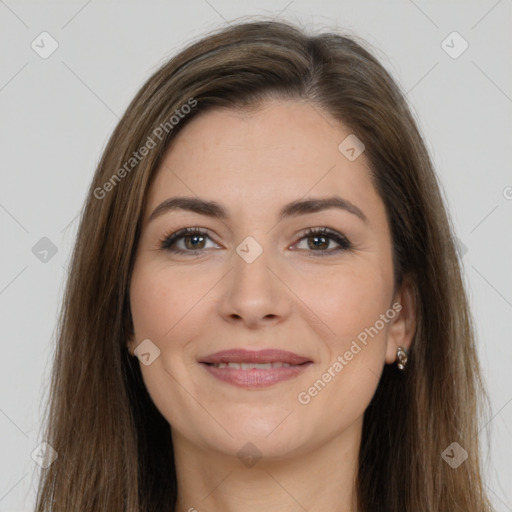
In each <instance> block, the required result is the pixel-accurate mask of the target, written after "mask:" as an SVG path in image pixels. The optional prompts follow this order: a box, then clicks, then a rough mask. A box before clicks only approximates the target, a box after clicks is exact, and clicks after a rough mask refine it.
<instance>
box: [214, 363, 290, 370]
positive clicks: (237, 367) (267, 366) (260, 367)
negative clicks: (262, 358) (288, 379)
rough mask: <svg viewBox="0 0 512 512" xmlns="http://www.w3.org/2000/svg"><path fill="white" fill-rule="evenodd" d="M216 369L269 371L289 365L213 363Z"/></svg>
mask: <svg viewBox="0 0 512 512" xmlns="http://www.w3.org/2000/svg"><path fill="white" fill-rule="evenodd" d="M212 366H215V368H226V367H227V368H234V369H235V370H252V369H257V370H269V369H270V368H281V367H284V368H288V367H289V366H291V365H290V364H289V363H212Z"/></svg>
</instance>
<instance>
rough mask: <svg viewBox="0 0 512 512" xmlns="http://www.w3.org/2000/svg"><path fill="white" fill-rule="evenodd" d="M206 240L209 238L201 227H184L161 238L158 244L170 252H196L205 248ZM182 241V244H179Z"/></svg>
mask: <svg viewBox="0 0 512 512" xmlns="http://www.w3.org/2000/svg"><path fill="white" fill-rule="evenodd" d="M206 240H211V238H210V236H209V234H208V232H207V231H204V230H202V229H201V228H195V227H194V228H185V229H181V230H179V231H176V233H172V234H171V235H167V236H165V237H164V239H163V240H161V243H160V246H161V248H162V249H165V250H167V251H170V252H175V253H185V252H188V253H192V254H196V253H197V252H200V251H201V250H202V249H205V248H207V247H205V244H206ZM181 242H183V244H181ZM180 245H181V247H180ZM217 247H218V246H217Z"/></svg>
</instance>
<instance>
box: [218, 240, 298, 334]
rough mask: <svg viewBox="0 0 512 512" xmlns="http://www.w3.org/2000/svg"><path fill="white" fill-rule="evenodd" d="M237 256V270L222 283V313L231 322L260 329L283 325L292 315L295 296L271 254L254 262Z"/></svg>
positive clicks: (264, 252)
mask: <svg viewBox="0 0 512 512" xmlns="http://www.w3.org/2000/svg"><path fill="white" fill-rule="evenodd" d="M249 261H250V259H249V260H246V259H244V258H243V257H242V256H240V255H239V254H238V253H234V254H233V267H232V269H231V271H230V272H229V273H228V275H227V276H226V277H225V279H224V280H223V283H222V287H223V288H222V298H221V300H220V301H219V313H220V314H221V316H222V317H223V318H224V319H225V320H226V321H227V322H230V323H239V324H243V325H245V326H246V327H247V328H249V329H257V328H259V327H264V326H268V325H273V324H278V323H281V322H283V321H284V320H285V319H286V318H287V317H288V316H289V314H290V309H291V302H292V301H291V293H290V291H289V289H288V288H287V286H286V284H285V283H284V282H283V279H282V277H281V276H280V274H282V273H283V272H279V268H280V267H279V265H278V263H277V260H276V259H275V258H272V257H271V255H270V251H266V250H263V252H262V253H261V254H260V255H259V256H258V257H257V258H256V259H255V260H254V261H252V262H249Z"/></svg>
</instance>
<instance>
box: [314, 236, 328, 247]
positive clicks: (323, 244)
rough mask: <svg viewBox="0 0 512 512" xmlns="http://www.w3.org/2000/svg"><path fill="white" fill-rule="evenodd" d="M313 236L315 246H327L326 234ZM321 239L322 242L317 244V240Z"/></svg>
mask: <svg viewBox="0 0 512 512" xmlns="http://www.w3.org/2000/svg"><path fill="white" fill-rule="evenodd" d="M311 238H313V240H314V242H313V244H314V247H322V246H325V240H326V238H325V237H324V236H313V237H311ZM319 240H321V242H320V244H317V241H319Z"/></svg>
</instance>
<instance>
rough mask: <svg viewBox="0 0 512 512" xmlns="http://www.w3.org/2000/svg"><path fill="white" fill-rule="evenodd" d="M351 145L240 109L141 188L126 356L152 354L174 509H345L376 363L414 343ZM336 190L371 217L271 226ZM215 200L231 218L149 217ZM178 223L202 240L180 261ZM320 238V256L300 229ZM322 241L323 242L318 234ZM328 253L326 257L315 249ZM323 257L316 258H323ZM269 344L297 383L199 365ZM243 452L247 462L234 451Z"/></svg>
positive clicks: (187, 131) (145, 371)
mask: <svg viewBox="0 0 512 512" xmlns="http://www.w3.org/2000/svg"><path fill="white" fill-rule="evenodd" d="M349 134H350V131H348V130H347V129H346V128H345V127H344V126H342V125H341V124H340V123H337V122H336V121H335V120H334V119H333V118H331V117H330V116H329V115H328V114H326V113H325V112H323V111H320V110H319V108H318V107H313V106H312V105H311V104H309V103H307V102H303V101H297V100H293V101H292V100H286V101H285V100H272V101H270V100H269V101H267V102H265V103H264V104H263V105H260V107H259V108H258V109H255V110H253V111H251V112H250V113H249V112H245V113H241V112H237V111H235V110H230V109H216V110H211V111H207V112H206V113H203V114H201V115H200V116H198V117H197V118H195V119H194V120H192V121H191V122H190V123H189V124H188V125H186V126H185V127H184V129H183V130H182V131H181V132H179V134H178V136H177V137H176V139H175V141H174V143H173V145H172V146H171V147H170V148H169V150H168V151H167V153H166V155H165V158H164V160H163V162H162V164H161V166H160V168H159V169H157V171H156V174H155V177H154V180H153V182H152V184H151V186H150V188H149V190H148V200H147V207H146V210H145V212H144V218H143V225H142V231H141V237H140V240H139V245H138V247H137V254H136V260H135V265H134V271H133V275H132V281H131V288H130V300H131V309H132V315H133V322H134V328H135V336H134V338H133V339H131V340H129V341H128V347H129V350H130V351H131V353H132V354H133V351H134V349H135V348H136V347H137V346H138V344H140V343H141V342H142V340H145V339H147V338H149V339H150V340H152V342H153V343H154V344H155V345H156V346H157V347H158V349H159V350H160V356H159V357H157V358H156V359H155V360H154V361H153V362H152V363H151V364H150V365H148V366H146V365H143V364H142V363H141V371H142V375H143V378H144V382H145V385H146V386H147V389H148V391H149V394H150V396H151V397H152V399H153V401H154V403H155V404H156V406H157V407H158V409H159V410H160V412H161V413H162V415H163V416H164V417H165V418H166V419H167V420H168V422H169V424H170V425H171V427H170V428H171V432H172V437H173V444H174V457H175V464H176V471H177V478H178V503H177V510H178V511H179V512H185V511H188V510H190V509H192V510H194V509H196V510H201V511H203V510H205V511H212V512H213V511H223V512H229V511H235V510H236V511H238V512H240V511H261V510H262V509H265V510H266V511H267V512H272V511H274V510H275V511H280V512H283V511H290V512H291V511H299V510H301V511H302V510H304V509H306V510H308V511H310V512H314V511H321V510H322V511H323V510H332V511H355V510H356V506H355V501H354V500H355V494H354V479H355V476H356V471H357V456H358V451H359V446H360V441H361V429H362V420H363V414H364V411H365V409H366V408H367V406H368V404H369V402H370V400H371V398H372V396H373V395H374V393H375V390H376V388H377V384H378V380H379V377H380V375H381V372H382V370H383V367H384V365H385V364H391V363H394V362H395V361H396V349H397V347H398V346H402V347H404V348H406V349H407V348H408V347H409V345H410V343H411V339H412V336H413V333H414V328H415V318H414V313H413V311H414V296H413V293H412V288H411V286H410V285H409V284H408V281H405V282H404V285H403V286H402V288H401V289H400V290H398V291H397V292H396V293H395V294H393V263H392V243H391V236H390V230H389V225H388V221H387V217H386V212H385V208H384V204H383V202H382V200H381V198H380V197H379V195H378V194H377V192H376V190H375V189H374V187H373V185H372V182H371V180H370V174H369V170H368V167H367V165H368V163H367V161H366V160H365V156H364V153H363V154H362V155H361V156H360V157H358V158H357V159H356V160H354V161H349V160H348V159H347V158H346V157H345V156H344V155H343V154H342V153H341V152H340V151H339V150H338V145H339V144H340V142H341V141H342V140H343V139H345V137H347V136H348V135H349ZM332 195H336V196H339V197H342V198H344V199H347V200H349V201H350V202H351V203H353V204H354V205H356V206H357V207H358V208H360V209H361V210H362V211H363V212H364V215H365V216H366V218H367V222H364V221H362V220H361V219H360V218H359V217H357V216H356V215H354V214H352V213H350V212H348V211H344V210H340V209H335V208H331V209H327V210H323V211H319V212H315V213H308V214H305V215H299V216H296V217H290V218H286V219H284V220H281V221H278V219H277V215H278V212H279V210H280V209H281V207H282V206H284V205H285V204H287V203H289V202H291V201H294V200H298V199H304V198H308V199H310V198H320V197H328V196H332ZM175 196H187V197H200V198H203V199H208V200H215V201H217V202H219V203H221V204H222V205H223V206H224V207H225V208H226V209H227V210H228V212H229V214H230V217H229V218H228V219H226V220H220V219H215V218H210V217H208V216H205V215H201V214H198V213H194V212H189V211H184V210H179V211H178V210H174V211H168V212H166V213H164V214H162V215H160V216H158V217H156V218H154V219H153V220H151V221H149V216H150V215H151V213H152V212H153V210H154V209H155V208H156V207H157V206H158V205H159V204H160V203H161V202H162V201H164V200H166V199H168V198H170V197H175ZM186 227H200V228H202V229H203V230H207V231H208V232H209V234H208V235H207V237H206V238H205V239H204V240H200V241H199V243H198V242H197V240H196V243H195V246H197V247H199V248H200V249H199V251H202V252H198V254H193V251H192V248H193V247H194V244H193V243H191V242H193V240H191V239H190V237H189V239H188V242H189V243H188V245H186V242H187V240H186V239H183V238H182V239H181V240H180V241H178V242H177V247H178V248H181V249H182V250H188V251H189V252H188V253H186V254H175V253H172V252H169V251H168V250H166V249H162V248H161V240H162V239H165V237H166V236H167V235H169V234H170V233H173V232H176V231H178V230H180V229H183V228H186ZM321 227H328V228H330V229H332V230H334V231H336V232H338V233H340V234H342V235H344V236H345V237H346V238H348V240H349V241H350V242H351V244H352V246H353V247H352V248H351V249H348V250H345V251H341V252H337V253H334V252H331V253H330V254H327V253H328V251H332V250H333V249H335V248H337V247H339V244H338V243H337V242H336V241H334V240H332V239H327V241H325V244H323V245H322V244H321V243H320V245H321V247H320V249H316V248H315V247H316V246H315V244H314V243H313V242H314V238H315V235H313V236H311V235H310V236H306V237H305V234H304V231H305V230H306V229H307V228H321ZM247 236H251V237H253V238H254V239H255V240H256V241H257V242H258V243H259V245H260V246H261V247H262V248H263V253H262V254H261V255H260V256H259V257H258V258H257V259H256V260H255V261H254V262H252V263H250V264H249V263H247V262H246V261H245V260H244V259H243V258H241V257H240V256H239V255H238V254H237V252H236V248H237V246H238V245H239V244H240V243H241V242H242V241H243V240H244V239H245V238H246V237H247ZM320 236H322V235H320ZM320 251H323V252H322V253H321V254H320V255H318V253H319V252H320ZM322 254H324V256H323V257H322ZM394 303H400V304H401V307H402V309H401V311H400V312H399V313H397V314H395V315H394V318H393V319H392V320H389V321H388V322H387V323H385V325H384V328H382V329H381V330H380V331H379V332H378V334H377V335H375V336H374V337H373V338H370V339H369V342H368V343H367V345H366V346H364V345H362V344H359V345H361V347H362V350H361V351H360V352H358V353H357V354H356V355H354V357H353V359H352V360H351V361H348V362H347V364H346V365H345V366H344V367H343V369H342V370H341V371H340V372H338V373H337V374H336V377H335V378H333V379H332V380H331V382H329V383H328V384H327V385H326V386H325V387H324V388H323V389H322V390H321V391H320V392H318V393H317V395H316V396H314V397H312V398H311V400H310V401H309V403H307V404H305V405H304V404H301V403H299V401H298V398H297V396H298V394H299V393H300V392H301V391H307V390H308V388H310V387H311V385H312V384H313V383H314V382H315V381H317V379H319V378H321V376H322V374H324V373H325V372H326V370H327V369H328V368H329V367H331V366H332V364H333V362H334V361H336V360H337V357H338V356H339V355H343V354H344V353H345V352H346V351H347V350H348V349H349V348H350V346H351V343H352V342H353V340H354V339H356V337H357V335H358V334H360V333H361V332H362V331H364V329H365V328H369V327H370V326H374V325H375V322H376V321H377V320H378V319H379V317H380V315H381V314H383V313H385V312H386V311H388V310H389V309H390V308H391V307H392V305H393V304H394ZM230 348H246V349H249V350H257V349H263V348H279V349H284V350H289V351H292V352H295V353H297V354H299V355H302V356H305V357H307V358H308V359H310V360H312V361H313V364H312V365H310V366H309V367H308V368H307V369H306V370H305V371H304V372H303V373H302V374H300V375H299V376H298V377H296V378H294V379H291V380H287V381H284V382H280V383H276V384H274V385H272V386H270V387H266V388H261V389H245V388H239V387H236V386H233V385H231V384H228V383H225V382H222V381H219V380H218V379H216V378H215V377H213V376H212V375H210V373H209V372H207V371H206V370H205V369H204V368H203V366H202V365H200V364H199V363H198V360H199V359H200V358H201V357H203V356H205V355H207V354H211V353H213V352H216V351H219V350H224V349H230ZM248 442H250V443H252V444H253V445H254V446H255V447H256V448H257V450H258V453H259V454H260V455H261V456H262V458H261V459H260V460H259V461H258V462H257V463H256V464H255V465H253V466H252V467H247V466H246V465H244V464H243V463H242V461H241V459H240V458H239V457H237V452H238V451H239V450H240V449H241V448H242V447H243V446H244V445H246V443H248Z"/></svg>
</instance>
